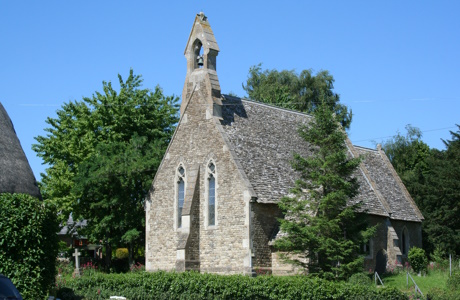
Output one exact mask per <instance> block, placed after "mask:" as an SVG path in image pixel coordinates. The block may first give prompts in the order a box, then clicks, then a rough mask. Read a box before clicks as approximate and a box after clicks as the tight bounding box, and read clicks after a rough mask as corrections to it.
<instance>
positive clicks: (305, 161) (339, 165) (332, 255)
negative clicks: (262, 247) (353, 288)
mask: <svg viewBox="0 0 460 300" xmlns="http://www.w3.org/2000/svg"><path fill="white" fill-rule="evenodd" d="M299 133H300V135H301V137H302V138H303V139H304V140H305V141H306V142H308V143H309V144H310V145H311V147H310V149H311V151H312V155H310V156H309V157H306V158H305V157H301V156H300V155H298V154H296V155H294V161H293V167H294V169H295V170H297V171H298V172H299V173H300V176H301V177H300V179H299V180H298V181H297V182H296V186H295V188H294V189H293V190H292V195H293V196H287V197H283V198H282V200H281V201H280V203H279V206H280V208H281V210H282V211H283V213H284V216H285V217H284V218H282V219H280V230H281V231H282V232H284V233H286V235H284V236H283V237H281V238H280V239H277V241H276V243H275V246H276V247H277V248H278V249H279V250H281V251H285V252H289V254H290V255H288V257H291V258H292V260H291V261H292V262H293V263H296V264H298V265H300V266H302V267H304V268H306V269H307V268H308V272H309V273H310V274H318V275H320V276H322V277H325V278H333V277H339V278H346V277H348V276H350V275H351V274H353V273H356V272H359V271H361V270H362V266H363V257H362V256H361V255H360V254H359V248H360V245H362V244H363V243H364V242H366V241H367V240H369V238H370V237H371V236H372V235H373V234H374V232H375V228H373V227H372V228H367V223H366V218H365V216H364V215H361V214H359V213H358V210H359V207H360V204H359V203H355V204H350V203H351V202H350V200H351V199H352V198H353V197H354V196H356V195H357V193H358V188H359V184H358V182H357V179H356V178H355V177H353V172H354V171H355V170H356V169H357V168H358V166H359V163H360V159H359V158H348V153H347V146H346V142H345V139H346V135H345V132H344V131H343V130H342V128H341V126H340V124H339V123H338V122H337V121H336V119H335V117H334V115H333V112H332V110H331V108H330V107H329V106H328V105H326V104H325V103H324V102H323V103H322V104H321V105H319V106H318V107H317V109H316V110H315V112H314V119H313V120H312V121H311V123H310V124H309V126H308V127H302V128H301V129H300V131H299Z"/></svg>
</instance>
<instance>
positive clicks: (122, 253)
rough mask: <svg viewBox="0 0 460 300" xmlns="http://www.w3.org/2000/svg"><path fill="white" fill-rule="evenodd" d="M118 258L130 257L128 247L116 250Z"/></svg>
mask: <svg viewBox="0 0 460 300" xmlns="http://www.w3.org/2000/svg"><path fill="white" fill-rule="evenodd" d="M115 257H116V258H128V249H127V248H118V249H117V250H116V251H115Z"/></svg>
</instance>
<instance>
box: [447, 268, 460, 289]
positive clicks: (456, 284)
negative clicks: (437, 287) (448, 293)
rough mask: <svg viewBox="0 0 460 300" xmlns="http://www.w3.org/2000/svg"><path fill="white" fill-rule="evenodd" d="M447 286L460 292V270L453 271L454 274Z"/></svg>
mask: <svg viewBox="0 0 460 300" xmlns="http://www.w3.org/2000/svg"><path fill="white" fill-rule="evenodd" d="M447 288H448V289H450V290H453V291H459V292H460V272H454V273H452V276H451V277H449V279H448V280H447Z"/></svg>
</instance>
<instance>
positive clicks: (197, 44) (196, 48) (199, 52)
mask: <svg viewBox="0 0 460 300" xmlns="http://www.w3.org/2000/svg"><path fill="white" fill-rule="evenodd" d="M191 55H192V57H191V60H192V62H193V70H195V69H198V68H200V66H199V65H198V58H199V57H201V58H202V59H203V62H204V49H203V43H202V42H201V40H200V39H196V40H195V41H194V42H193V44H192V51H191Z"/></svg>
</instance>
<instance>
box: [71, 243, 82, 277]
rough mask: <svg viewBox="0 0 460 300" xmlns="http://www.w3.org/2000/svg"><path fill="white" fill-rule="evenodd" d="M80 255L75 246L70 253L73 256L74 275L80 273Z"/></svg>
mask: <svg viewBox="0 0 460 300" xmlns="http://www.w3.org/2000/svg"><path fill="white" fill-rule="evenodd" d="M80 255H81V252H78V249H77V248H75V253H73V254H72V256H75V271H74V274H75V275H80Z"/></svg>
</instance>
